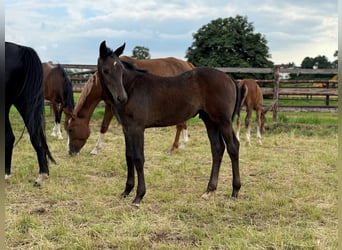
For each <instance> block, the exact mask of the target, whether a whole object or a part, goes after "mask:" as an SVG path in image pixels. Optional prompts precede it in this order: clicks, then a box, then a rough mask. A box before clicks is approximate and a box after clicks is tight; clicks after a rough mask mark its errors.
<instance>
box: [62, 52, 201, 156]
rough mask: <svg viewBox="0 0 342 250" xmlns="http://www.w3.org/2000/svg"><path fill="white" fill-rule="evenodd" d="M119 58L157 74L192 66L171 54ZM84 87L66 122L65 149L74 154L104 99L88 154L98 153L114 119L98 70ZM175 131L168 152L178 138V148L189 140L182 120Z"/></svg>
mask: <svg viewBox="0 0 342 250" xmlns="http://www.w3.org/2000/svg"><path fill="white" fill-rule="evenodd" d="M120 60H121V61H123V62H128V63H131V64H133V65H134V66H135V67H137V68H141V69H144V70H147V71H148V72H149V73H151V74H155V75H160V76H174V75H178V74H180V73H183V72H185V71H188V70H191V69H193V68H194V66H193V65H192V64H191V63H188V62H186V61H183V60H179V59H176V58H173V57H168V58H158V59H148V60H144V59H140V60H139V59H134V58H131V57H127V56H121V57H120ZM85 88H86V89H84V90H82V93H81V95H80V99H79V101H78V102H77V104H76V108H75V111H74V112H73V118H72V119H71V120H70V121H69V125H68V127H69V129H68V131H69V132H68V135H69V142H68V150H69V153H70V154H77V153H79V152H80V150H81V149H82V147H83V146H84V145H85V143H86V141H87V139H88V138H89V136H90V129H89V121H90V118H91V115H92V113H93V112H94V109H95V107H96V105H97V104H98V103H99V102H100V101H101V100H104V102H105V113H104V116H103V120H102V124H101V130H100V135H99V137H98V140H97V143H96V145H95V147H94V148H93V150H92V151H91V152H90V153H91V154H97V152H98V150H99V149H100V148H101V147H102V142H103V140H104V135H105V133H106V132H107V131H108V127H109V124H110V122H111V121H112V118H113V113H112V110H111V102H110V100H109V98H108V96H107V94H106V92H104V91H103V89H102V86H101V84H99V83H98V77H97V73H95V74H94V75H93V76H91V77H90V78H89V80H88V82H87V84H86V87H85ZM176 128H177V131H176V136H175V139H174V142H173V144H172V147H171V150H170V151H171V153H172V152H174V151H175V150H176V149H177V148H178V147H179V139H180V136H181V139H182V140H181V145H180V147H181V148H184V147H185V143H186V142H187V141H188V133H187V126H186V123H185V122H184V121H183V122H182V123H179V124H177V125H176Z"/></svg>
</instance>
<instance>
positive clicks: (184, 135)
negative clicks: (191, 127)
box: [179, 122, 189, 148]
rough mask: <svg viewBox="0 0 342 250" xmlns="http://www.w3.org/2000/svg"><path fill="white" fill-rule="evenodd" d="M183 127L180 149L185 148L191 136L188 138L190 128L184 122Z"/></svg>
mask: <svg viewBox="0 0 342 250" xmlns="http://www.w3.org/2000/svg"><path fill="white" fill-rule="evenodd" d="M181 125H182V126H183V127H182V128H183V129H182V131H181V135H182V140H181V145H180V146H179V148H185V144H186V143H187V142H188V141H189V136H188V127H187V125H186V122H183V123H182V124H181Z"/></svg>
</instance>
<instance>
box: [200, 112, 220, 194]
mask: <svg viewBox="0 0 342 250" xmlns="http://www.w3.org/2000/svg"><path fill="white" fill-rule="evenodd" d="M201 118H202V119H203V121H204V123H205V126H206V128H207V133H208V137H209V140H210V146H211V155H212V166H211V174H210V179H209V183H208V187H207V191H206V192H205V193H204V194H203V195H202V198H205V199H208V198H209V197H210V196H211V195H212V194H213V192H214V191H215V190H216V188H217V184H218V177H219V172H220V166H221V161H222V157H223V153H224V148H225V146H224V143H223V140H222V137H221V133H220V131H219V129H218V127H217V125H215V124H214V123H213V122H212V121H211V120H210V119H209V118H208V117H205V116H203V115H202V117H201Z"/></svg>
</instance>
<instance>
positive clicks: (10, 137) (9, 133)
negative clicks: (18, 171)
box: [5, 111, 15, 178]
mask: <svg viewBox="0 0 342 250" xmlns="http://www.w3.org/2000/svg"><path fill="white" fill-rule="evenodd" d="M8 112H9V111H6V121H5V123H6V125H5V126H6V127H5V132H6V136H5V137H6V139H5V140H6V143H5V178H9V176H10V175H11V163H12V153H13V144H14V141H15V137H14V134H13V130H12V126H11V123H10V121H9V116H8Z"/></svg>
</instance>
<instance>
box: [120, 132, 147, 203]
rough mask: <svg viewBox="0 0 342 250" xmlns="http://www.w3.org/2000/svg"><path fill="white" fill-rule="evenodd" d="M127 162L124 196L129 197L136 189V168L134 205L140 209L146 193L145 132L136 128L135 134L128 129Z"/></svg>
mask: <svg viewBox="0 0 342 250" xmlns="http://www.w3.org/2000/svg"><path fill="white" fill-rule="evenodd" d="M125 141H126V161H127V171H128V172H127V174H128V175H127V183H126V189H125V191H124V193H123V195H125V194H126V195H128V194H129V193H130V191H131V190H132V189H133V187H134V167H135V169H136V171H137V175H138V187H137V192H136V196H135V198H134V200H133V202H132V205H133V206H135V207H138V206H139V204H140V201H141V200H142V199H143V197H144V195H145V193H146V187H145V177H144V162H145V158H144V131H143V129H141V130H140V129H137V128H134V129H133V132H132V131H131V132H130V131H129V130H128V129H126V131H125Z"/></svg>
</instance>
